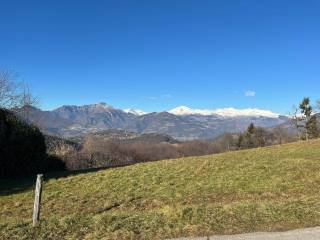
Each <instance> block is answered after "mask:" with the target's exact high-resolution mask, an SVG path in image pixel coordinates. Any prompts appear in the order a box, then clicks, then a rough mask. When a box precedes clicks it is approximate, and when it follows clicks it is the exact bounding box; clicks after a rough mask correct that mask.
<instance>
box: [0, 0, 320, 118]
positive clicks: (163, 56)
mask: <svg viewBox="0 0 320 240" xmlns="http://www.w3.org/2000/svg"><path fill="white" fill-rule="evenodd" d="M0 8H1V14H0V68H5V69H12V70H15V71H17V72H19V73H20V75H21V76H22V77H23V79H24V80H25V81H26V82H28V83H29V84H30V85H31V88H32V89H33V91H34V92H35V93H36V95H38V96H39V97H40V99H41V107H42V108H44V109H53V108H55V107H57V106H60V105H63V104H76V105H80V104H88V103H95V102H107V103H109V104H111V105H114V106H115V107H118V108H126V107H136V108H141V109H143V110H146V111H160V110H164V109H169V108H172V107H175V106H178V105H187V106H190V107H196V108H220V107H230V106H232V107H237V108H246V107H258V108H265V109H270V110H273V111H275V112H279V113H287V112H288V111H290V109H291V107H292V105H293V104H296V103H298V101H299V100H300V99H301V98H302V97H303V96H310V97H312V98H313V100H316V99H317V98H320V1H318V0H303V1H302V0H288V1H285V0H265V1H262V0H255V1H251V0H240V1H239V0H219V1H218V0H217V1H216V0H208V1H206V0H194V1H188V0H178V1H174V0H161V1H160V0H157V1H153V0H150V1H142V0H141V1H134V0H132V1H123V0H114V1H111V0H108V1H92V0H90V1H89V0H87V1H81V0H72V1H71V0H69V1H68V0H66V1H44V0H41V1H33V0H28V1H16V0H10V1H9V0H6V1H5V0H2V1H1V4H0ZM246 91H249V92H247V95H251V96H245V95H246V94H245V92H246ZM253 95H254V96H253Z"/></svg>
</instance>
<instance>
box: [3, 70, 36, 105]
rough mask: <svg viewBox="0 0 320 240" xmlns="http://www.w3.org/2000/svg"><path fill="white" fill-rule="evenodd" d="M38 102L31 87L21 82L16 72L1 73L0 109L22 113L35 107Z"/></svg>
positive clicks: (5, 71) (6, 71)
mask: <svg viewBox="0 0 320 240" xmlns="http://www.w3.org/2000/svg"><path fill="white" fill-rule="evenodd" d="M37 103H38V100H37V99H36V98H35V97H34V96H33V95H32V94H31V92H30V89H29V86H28V85H27V84H26V83H24V82H23V81H20V80H19V77H18V74H17V73H16V72H14V71H8V70H2V71H0V108H5V109H10V110H14V111H21V110H23V107H25V106H33V105H36V104H37Z"/></svg>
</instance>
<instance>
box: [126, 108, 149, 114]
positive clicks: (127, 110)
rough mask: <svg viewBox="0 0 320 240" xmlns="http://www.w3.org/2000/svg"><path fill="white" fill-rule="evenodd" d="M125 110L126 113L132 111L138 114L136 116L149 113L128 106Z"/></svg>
mask: <svg viewBox="0 0 320 240" xmlns="http://www.w3.org/2000/svg"><path fill="white" fill-rule="evenodd" d="M123 111H124V112H125V113H132V114H133V115H136V116H142V115H145V114H147V112H145V111H142V110H140V109H133V108H126V109H123Z"/></svg>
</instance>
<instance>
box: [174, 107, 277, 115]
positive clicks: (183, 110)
mask: <svg viewBox="0 0 320 240" xmlns="http://www.w3.org/2000/svg"><path fill="white" fill-rule="evenodd" d="M168 112H169V113H171V114H174V115H203V116H210V115H219V116H222V117H268V118H278V117H279V114H276V113H273V112H271V111H270V110H263V109H257V108H247V109H236V108H232V107H230V108H220V109H215V110H210V109H192V108H189V107H186V106H179V107H176V108H173V109H171V110H169V111H168Z"/></svg>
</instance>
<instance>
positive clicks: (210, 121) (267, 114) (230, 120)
mask: <svg viewBox="0 0 320 240" xmlns="http://www.w3.org/2000/svg"><path fill="white" fill-rule="evenodd" d="M28 118H29V119H28V120H29V121H31V122H33V123H35V124H38V125H39V126H40V127H41V129H42V130H43V131H44V132H46V133H48V134H54V135H60V136H65V137H69V136H77V135H85V134H88V133H92V132H97V131H102V130H107V129H119V130H128V131H133V132H137V133H159V134H167V135H170V136H172V137H174V138H177V139H195V138H203V139H204V138H205V139H208V138H214V137H217V136H219V135H221V134H224V133H226V132H242V131H244V130H245V129H246V128H247V127H248V125H249V124H250V123H254V124H255V125H256V126H261V127H274V126H278V125H280V124H286V123H288V122H289V118H288V117H286V116H280V115H279V114H276V113H273V112H271V111H268V110H261V109H254V108H252V109H251V108H249V109H235V108H223V109H215V110H208V109H192V108H189V107H185V106H181V107H177V108H174V109H172V110H169V111H168V112H153V113H146V112H144V111H142V110H137V109H124V110H121V109H116V108H113V107H112V106H110V105H108V104H106V103H98V104H91V105H84V106H68V105H67V106H62V107H59V108H57V109H55V110H52V111H42V110H40V109H36V108H30V109H29V111H28Z"/></svg>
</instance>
